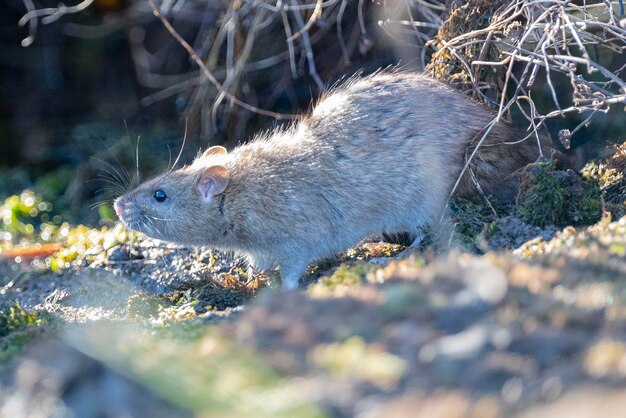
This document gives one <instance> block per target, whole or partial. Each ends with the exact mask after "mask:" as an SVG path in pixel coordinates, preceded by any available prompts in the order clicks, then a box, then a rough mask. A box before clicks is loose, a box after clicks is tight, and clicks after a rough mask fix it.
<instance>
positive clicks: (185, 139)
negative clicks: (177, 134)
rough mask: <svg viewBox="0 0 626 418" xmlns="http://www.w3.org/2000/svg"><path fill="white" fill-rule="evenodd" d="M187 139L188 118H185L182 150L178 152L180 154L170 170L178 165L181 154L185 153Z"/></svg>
mask: <svg viewBox="0 0 626 418" xmlns="http://www.w3.org/2000/svg"><path fill="white" fill-rule="evenodd" d="M186 141H187V118H185V133H184V134H183V144H182V145H181V147H180V151H179V152H178V156H177V157H176V161H174V164H172V166H171V167H170V171H172V170H173V169H174V167H176V164H178V160H179V159H180V156H181V155H182V154H183V150H184V149H185V142H186Z"/></svg>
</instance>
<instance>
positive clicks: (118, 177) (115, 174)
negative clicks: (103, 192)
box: [91, 156, 129, 189]
mask: <svg viewBox="0 0 626 418" xmlns="http://www.w3.org/2000/svg"><path fill="white" fill-rule="evenodd" d="M91 158H93V159H94V160H96V161H100V162H101V163H103V164H105V165H106V167H103V168H102V171H104V172H106V173H108V174H109V175H110V176H111V177H112V178H113V179H114V180H115V181H116V182H117V183H119V185H120V186H122V188H123V189H127V188H128V186H129V183H127V182H126V181H125V179H124V176H123V174H122V173H120V171H118V170H117V169H116V168H115V167H114V166H113V165H112V164H111V163H109V162H108V161H106V160H103V159H102V158H98V157H93V156H92V157H91Z"/></svg>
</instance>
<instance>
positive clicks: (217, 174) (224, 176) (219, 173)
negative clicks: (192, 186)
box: [196, 165, 230, 203]
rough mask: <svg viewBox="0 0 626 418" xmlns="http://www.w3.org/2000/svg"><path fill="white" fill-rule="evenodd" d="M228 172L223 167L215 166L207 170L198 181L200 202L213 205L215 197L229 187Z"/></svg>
mask: <svg viewBox="0 0 626 418" xmlns="http://www.w3.org/2000/svg"><path fill="white" fill-rule="evenodd" d="M229 179H230V176H229V175H228V170H227V169H226V168H225V167H223V166H221V165H214V166H212V167H209V168H206V169H205V170H204V171H203V172H202V174H200V178H199V179H198V184H197V186H196V187H197V188H198V193H200V200H202V201H203V202H204V203H211V201H212V200H213V197H214V196H215V195H218V194H220V193H222V192H223V191H224V190H226V186H228V180H229Z"/></svg>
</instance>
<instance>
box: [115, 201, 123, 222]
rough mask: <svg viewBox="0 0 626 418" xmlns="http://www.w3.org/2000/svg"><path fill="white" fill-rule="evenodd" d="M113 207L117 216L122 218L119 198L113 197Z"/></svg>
mask: <svg viewBox="0 0 626 418" xmlns="http://www.w3.org/2000/svg"><path fill="white" fill-rule="evenodd" d="M113 207H114V208H115V213H117V217H118V218H120V219H121V218H122V205H120V201H119V199H115V202H113Z"/></svg>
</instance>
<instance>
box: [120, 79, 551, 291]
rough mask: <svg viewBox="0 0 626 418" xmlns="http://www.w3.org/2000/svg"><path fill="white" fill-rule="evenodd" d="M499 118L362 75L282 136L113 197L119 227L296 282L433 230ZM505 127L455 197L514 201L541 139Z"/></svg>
mask: <svg viewBox="0 0 626 418" xmlns="http://www.w3.org/2000/svg"><path fill="white" fill-rule="evenodd" d="M492 119H493V116H492V115H491V114H490V112H489V111H488V110H487V109H486V108H485V107H483V106H481V105H479V104H477V103H475V102H473V101H472V100H470V99H469V98H468V97H466V96H464V95H463V94H461V93H458V92H456V91H454V90H452V89H451V88H450V87H448V86H446V85H445V84H443V83H441V82H438V81H436V80H433V79H431V78H428V77H426V76H423V75H418V74H408V73H401V72H379V73H377V74H374V75H371V76H368V77H363V78H354V79H351V80H349V81H348V82H347V83H345V84H343V85H342V86H340V87H338V88H335V89H334V90H332V91H331V92H329V93H328V94H327V95H326V96H325V97H323V98H322V99H321V100H320V101H319V103H318V104H317V106H315V107H314V108H313V111H312V112H311V114H310V115H308V116H307V117H304V118H303V119H301V120H300V121H299V122H297V123H295V124H293V125H292V126H290V127H287V128H284V129H276V130H274V131H272V132H269V133H265V134H262V135H259V136H258V137H257V138H255V139H254V140H252V141H251V142H249V143H248V144H245V145H242V146H240V147H237V148H235V149H234V150H233V151H232V152H230V153H227V152H226V150H225V149H224V148H222V147H212V148H209V149H208V150H206V151H205V152H204V153H203V154H201V155H199V156H198V157H197V158H196V159H195V160H194V161H193V163H192V164H191V165H188V166H185V167H183V168H181V169H179V170H176V171H168V172H166V173H165V174H162V175H160V176H158V177H156V178H154V179H152V180H149V181H147V182H145V183H143V184H142V185H140V186H139V187H137V188H136V189H135V190H133V191H131V192H129V193H127V194H125V195H124V196H121V197H120V198H118V199H117V200H116V201H115V209H116V212H117V214H118V216H119V217H120V218H121V220H122V221H123V222H124V223H125V224H126V225H127V226H128V227H130V228H132V229H135V230H137V231H141V232H143V233H145V234H147V235H149V236H152V237H154V238H158V239H162V240H166V241H173V242H176V243H180V244H185V245H208V246H213V247H216V248H219V249H223V250H227V251H237V252H241V253H244V254H246V255H248V257H249V261H250V263H251V265H253V266H254V267H256V268H258V269H261V270H263V269H268V268H275V267H280V270H281V278H282V283H283V287H284V288H286V289H293V288H296V287H297V286H298V280H299V279H300V276H301V275H302V274H303V273H304V272H305V271H306V268H307V266H308V265H309V263H311V262H312V261H315V260H317V259H320V258H323V257H327V256H330V255H333V254H336V253H338V252H341V251H343V250H345V249H346V248H348V247H350V246H351V245H354V244H355V243H357V242H358V241H360V240H362V239H364V238H366V237H368V236H371V235H374V234H380V233H396V232H403V231H410V232H414V233H415V232H417V231H419V229H421V228H423V227H427V226H429V225H433V224H434V223H435V222H437V221H438V220H439V219H440V217H441V215H442V213H443V211H444V208H445V205H446V202H447V199H448V195H449V193H450V192H451V190H452V187H453V185H454V183H455V181H456V179H457V177H458V176H459V174H460V172H461V170H462V168H463V166H464V164H465V161H466V158H467V156H468V155H469V154H471V152H472V150H473V148H472V144H473V143H474V142H476V141H478V140H479V139H480V138H481V136H482V133H483V132H484V129H485V127H486V126H487V125H488V124H489V122H490V121H491V120H492ZM519 139H520V136H519V135H518V134H517V133H516V132H515V131H514V130H513V129H512V128H511V127H509V126H508V125H506V124H504V123H500V124H497V125H496V126H495V127H494V128H493V130H492V131H491V134H490V135H489V137H488V138H487V140H486V141H485V143H484V144H483V145H482V146H481V147H480V149H479V151H478V153H477V155H476V156H475V158H474V160H473V161H472V164H471V165H470V171H471V174H468V175H465V176H464V178H463V180H462V182H461V183H460V184H459V187H458V188H457V192H456V193H457V194H460V195H466V196H467V195H472V194H476V189H475V186H474V181H473V180H472V178H471V177H472V176H473V177H474V178H475V179H476V180H477V181H478V182H479V184H480V185H481V189H482V191H483V192H484V193H487V194H496V195H501V196H506V195H507V194H508V195H509V197H511V195H512V194H514V193H515V187H514V185H512V184H510V181H512V180H511V179H512V177H513V176H511V174H512V173H514V172H515V171H516V170H518V169H519V168H520V167H522V166H523V165H524V164H526V163H528V162H531V161H534V160H535V159H536V158H537V157H538V155H539V151H538V148H537V144H536V143H535V142H534V141H531V140H528V141H524V142H521V143H519V144H515V145H507V144H504V142H512V141H516V140H519Z"/></svg>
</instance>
